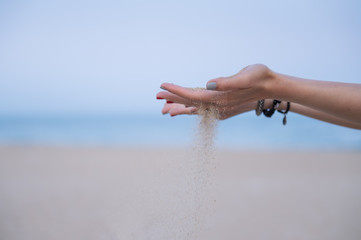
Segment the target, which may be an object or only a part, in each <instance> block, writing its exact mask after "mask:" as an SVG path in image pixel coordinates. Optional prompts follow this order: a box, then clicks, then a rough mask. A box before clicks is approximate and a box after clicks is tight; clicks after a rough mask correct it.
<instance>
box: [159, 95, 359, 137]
mask: <svg viewBox="0 0 361 240" xmlns="http://www.w3.org/2000/svg"><path fill="white" fill-rule="evenodd" d="M271 105H272V100H271V99H266V100H265V105H264V109H267V108H270V107H271ZM256 106H257V102H250V103H247V104H243V105H239V106H236V107H231V108H223V109H222V111H220V116H219V117H220V119H221V120H224V119H228V118H231V117H233V116H236V115H239V114H242V113H245V112H249V111H253V110H254V109H256ZM285 109H286V102H282V103H281V105H280V107H279V110H285ZM290 112H294V113H298V114H301V115H303V116H306V117H311V118H314V119H318V120H321V121H324V122H328V123H332V124H336V125H340V126H344V127H349V128H354V129H360V130H361V124H359V123H354V122H350V121H347V120H344V119H340V118H337V117H335V116H333V115H330V114H327V113H325V112H321V111H318V110H315V109H312V108H309V107H306V106H303V105H301V104H297V103H292V104H291V108H290ZM162 113H163V114H167V113H169V114H170V115H171V116H172V117H174V116H177V115H184V114H186V115H193V114H197V108H196V107H194V106H191V107H186V106H185V105H184V104H179V103H166V104H165V105H164V107H163V109H162Z"/></svg>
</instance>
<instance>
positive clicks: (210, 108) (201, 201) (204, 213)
mask: <svg viewBox="0 0 361 240" xmlns="http://www.w3.org/2000/svg"><path fill="white" fill-rule="evenodd" d="M194 90H196V91H202V90H203V89H194ZM197 114H198V117H197V129H196V130H195V131H194V132H195V136H194V142H193V146H192V152H191V154H192V156H191V157H190V160H191V161H192V163H191V164H190V165H189V168H190V169H189V178H190V179H189V181H188V185H187V188H188V196H185V197H190V201H191V208H190V209H189V214H190V219H189V220H190V223H191V224H190V225H192V226H190V228H189V229H188V231H189V232H188V234H187V239H199V238H200V235H201V234H202V233H203V232H204V231H206V230H207V224H206V221H207V220H209V218H211V217H212V216H211V215H212V212H213V207H214V204H215V202H216V199H215V197H211V196H212V193H213V192H214V188H215V184H214V181H213V170H214V169H215V168H216V161H215V148H214V140H215V136H216V129H217V123H218V118H219V117H218V116H219V113H218V109H217V108H216V106H214V105H202V106H199V107H198V110H197Z"/></svg>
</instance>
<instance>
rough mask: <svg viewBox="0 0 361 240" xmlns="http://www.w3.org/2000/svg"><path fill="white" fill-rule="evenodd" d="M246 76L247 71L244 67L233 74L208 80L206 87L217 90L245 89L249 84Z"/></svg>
mask: <svg viewBox="0 0 361 240" xmlns="http://www.w3.org/2000/svg"><path fill="white" fill-rule="evenodd" d="M246 78H247V77H246V73H245V72H244V71H243V69H242V70H241V71H240V72H238V73H237V74H234V75H232V76H229V77H219V78H215V79H212V80H210V81H208V82H207V85H206V87H207V89H208V90H216V91H228V90H235V89H240V88H241V89H243V88H245V87H246V84H247V81H246ZM243 83H244V84H243Z"/></svg>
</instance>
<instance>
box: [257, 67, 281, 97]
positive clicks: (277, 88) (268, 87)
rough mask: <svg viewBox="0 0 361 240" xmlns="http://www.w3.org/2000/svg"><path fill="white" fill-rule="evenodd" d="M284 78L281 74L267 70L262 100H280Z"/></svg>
mask: <svg viewBox="0 0 361 240" xmlns="http://www.w3.org/2000/svg"><path fill="white" fill-rule="evenodd" d="M286 85H287V84H286V82H285V78H283V77H282V75H281V74H279V73H276V72H274V71H272V70H271V69H270V70H269V73H268V77H267V79H266V81H264V86H263V89H264V94H263V95H264V98H271V99H279V100H281V99H282V92H283V91H284V87H285V86H286Z"/></svg>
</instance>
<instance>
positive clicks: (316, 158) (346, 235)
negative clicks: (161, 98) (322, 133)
mask: <svg viewBox="0 0 361 240" xmlns="http://www.w3.org/2000/svg"><path fill="white" fill-rule="evenodd" d="M188 156H189V151H188V150H184V149H160V148H159V149H146V148H134V149H132V148H126V149H125V148H101V147H93V148H91V147H37V146H33V147H29V146H2V147H0V196H1V197H0V238H1V239H7V240H13V239H16V240H19V239H37V240H42V239H44V240H45V239H127V240H128V239H157V240H162V239H247V240H250V239H277V240H280V239H307V240H311V239H328V240H330V239H348V240H353V239H355V240H356V239H361V228H360V222H361V152H337V151H334V152H317V151H313V152H307V151H289V152H280V151H278V152H252V151H225V150H217V151H216V155H215V158H214V164H213V165H212V169H213V170H212V171H210V172H207V174H208V175H207V179H206V182H207V183H205V185H207V184H208V185H209V186H211V187H210V188H208V190H207V191H204V192H202V191H201V192H198V193H197V194H198V195H197V194H194V193H193V192H192V191H193V190H196V191H199V188H197V187H194V188H193V186H192V185H190V182H189V177H192V174H191V173H190V171H191V170H192V169H191V168H189V166H190V165H189V163H190V161H189V158H188ZM195 181H197V179H196V180H195ZM197 201H203V202H204V204H203V202H202V203H201V205H202V206H205V208H203V209H199V211H200V212H199V213H194V210H195V209H197V208H196V207H194V206H195V205H197ZM192 204H193V205H192ZM195 215H196V216H195ZM194 217H195V218H196V219H195V218H194ZM194 225H197V226H194Z"/></svg>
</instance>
